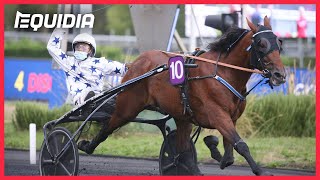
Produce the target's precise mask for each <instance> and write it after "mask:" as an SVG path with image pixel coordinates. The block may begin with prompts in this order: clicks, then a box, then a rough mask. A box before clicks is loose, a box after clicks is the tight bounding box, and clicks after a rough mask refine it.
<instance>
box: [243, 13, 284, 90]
mask: <svg viewBox="0 0 320 180" xmlns="http://www.w3.org/2000/svg"><path fill="white" fill-rule="evenodd" d="M247 22H248V25H249V27H250V29H251V30H252V32H253V36H252V44H251V60H250V63H251V65H252V66H253V67H254V68H257V69H259V70H262V71H263V72H264V73H265V75H266V76H267V77H268V78H270V84H271V85H274V86H278V85H280V84H283V83H285V81H286V71H285V69H284V66H283V64H282V62H281V58H280V52H281V50H282V49H281V41H280V40H279V39H278V37H277V36H276V35H275V34H274V33H273V32H272V28H271V26H270V21H269V18H268V17H267V16H265V17H264V25H263V26H262V25H258V27H257V26H255V25H254V24H253V23H252V22H250V21H249V20H248V19H247Z"/></svg>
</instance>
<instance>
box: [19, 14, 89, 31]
mask: <svg viewBox="0 0 320 180" xmlns="http://www.w3.org/2000/svg"><path fill="white" fill-rule="evenodd" d="M49 18H50V15H49V14H45V15H43V14H33V15H30V14H22V13H20V12H19V11H17V14H16V19H15V22H14V28H23V29H24V28H29V26H30V27H32V28H33V31H37V30H38V29H39V28H41V27H42V26H44V27H45V28H54V27H57V28H73V27H74V26H75V27H76V28H85V27H86V26H88V27H89V28H93V23H94V15H93V14H84V15H82V14H78V15H77V16H76V15H74V14H53V16H52V20H51V23H50V22H49Z"/></svg>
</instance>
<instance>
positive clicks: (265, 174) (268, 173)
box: [260, 171, 273, 176]
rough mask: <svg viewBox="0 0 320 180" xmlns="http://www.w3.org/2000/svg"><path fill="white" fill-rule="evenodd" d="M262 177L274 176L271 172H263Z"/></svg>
mask: <svg viewBox="0 0 320 180" xmlns="http://www.w3.org/2000/svg"><path fill="white" fill-rule="evenodd" d="M260 176H273V174H272V173H271V172H269V171H262V173H261V174H260Z"/></svg>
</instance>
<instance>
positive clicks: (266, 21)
mask: <svg viewBox="0 0 320 180" xmlns="http://www.w3.org/2000/svg"><path fill="white" fill-rule="evenodd" d="M263 21H264V26H265V27H268V28H270V29H271V30H272V27H271V25H270V19H269V18H268V17H267V16H265V17H264V19H263Z"/></svg>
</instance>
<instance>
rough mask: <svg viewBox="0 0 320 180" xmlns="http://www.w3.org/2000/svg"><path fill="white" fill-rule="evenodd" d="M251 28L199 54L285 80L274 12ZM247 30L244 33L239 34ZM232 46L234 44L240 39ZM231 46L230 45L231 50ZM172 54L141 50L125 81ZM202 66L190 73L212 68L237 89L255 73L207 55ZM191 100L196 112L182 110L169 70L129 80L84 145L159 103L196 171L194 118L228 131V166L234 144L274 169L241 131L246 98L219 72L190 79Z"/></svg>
mask: <svg viewBox="0 0 320 180" xmlns="http://www.w3.org/2000/svg"><path fill="white" fill-rule="evenodd" d="M247 23H248V26H249V27H250V31H249V30H245V29H241V28H232V29H231V30H229V31H228V32H226V33H225V34H224V35H222V37H221V38H220V39H219V40H218V41H217V42H214V43H211V44H210V45H209V46H208V47H209V51H207V52H205V53H203V54H202V55H201V56H200V57H202V58H206V59H211V60H217V59H218V58H219V59H218V60H219V61H220V62H224V63H229V64H232V65H236V66H240V67H246V68H256V69H259V70H263V71H266V72H268V78H269V83H270V85H273V86H278V85H280V84H282V83H284V82H285V79H286V73H285V69H284V66H283V64H282V62H281V58H280V50H281V43H280V41H279V40H278V38H277V36H276V35H275V34H274V33H273V32H272V28H271V26H270V22H269V18H268V17H264V25H259V26H256V25H254V24H253V23H252V22H250V21H249V20H248V19H247ZM241 35H243V36H242V37H241V38H239V37H240V36H241ZM237 39H238V41H237V43H236V44H234V46H233V47H232V50H229V49H228V48H229V47H230V44H232V43H233V42H235V41H236V40H237ZM227 49H228V50H229V51H227ZM170 57H172V55H169V54H166V53H163V52H161V51H158V50H151V51H146V52H144V53H142V54H141V55H140V56H139V57H138V58H137V59H136V60H135V61H134V62H133V63H132V65H131V67H130V69H129V70H128V72H127V73H126V75H125V76H124V78H123V82H125V81H127V80H130V79H132V78H135V77H137V76H139V75H142V74H144V73H146V72H148V71H149V70H151V69H154V68H155V67H157V66H159V65H162V64H166V63H167V62H168V59H169V58H170ZM195 63H196V64H197V65H198V67H197V68H194V69H190V70H189V76H190V77H197V76H200V77H201V76H206V75H210V74H212V73H213V72H216V74H217V75H219V76H220V77H222V78H224V80H225V81H227V82H229V84H230V85H231V86H232V87H233V88H234V89H236V90H237V91H238V92H240V93H242V94H245V93H246V91H247V89H246V83H247V82H248V80H249V78H250V76H251V74H252V73H250V72H244V71H240V70H234V69H230V68H228V67H223V66H218V67H217V66H215V65H212V64H209V63H207V62H203V61H197V60H196V61H195ZM188 86H189V90H188V95H189V104H190V107H191V108H192V112H193V115H190V114H188V113H183V111H184V109H183V106H182V105H181V98H180V96H181V94H180V89H179V87H176V86H173V85H171V84H170V83H169V72H168V71H166V72H163V73H160V74H158V75H155V76H151V77H149V78H146V79H143V80H142V81H140V82H138V83H136V84H133V85H131V86H129V87H128V88H127V89H126V90H125V91H124V92H122V93H120V94H119V95H118V96H117V99H116V108H115V111H114V113H113V114H112V117H111V119H110V121H109V123H108V124H107V125H105V127H104V128H102V130H101V131H100V132H99V133H98V135H97V136H96V137H95V138H94V139H93V140H92V141H91V142H89V141H85V142H82V145H83V147H82V149H85V151H86V152H87V153H89V154H91V153H92V152H93V150H94V149H95V148H96V147H97V146H98V145H99V143H101V142H103V141H104V140H105V139H106V138H107V137H108V135H110V134H112V132H113V131H114V130H116V129H117V128H119V127H121V126H123V125H125V124H127V123H128V122H130V120H131V119H134V118H135V117H136V116H137V115H138V114H139V113H140V112H141V111H143V110H144V109H145V108H146V107H150V106H153V107H157V108H159V109H161V110H162V111H164V112H166V113H168V114H169V115H171V116H172V117H173V118H174V120H175V123H176V126H177V134H176V149H177V151H178V153H179V154H180V157H179V163H183V164H184V165H185V166H187V167H188V168H189V169H190V171H191V172H192V174H194V175H201V172H200V170H199V168H198V166H197V164H196V163H194V162H193V161H192V160H191V158H190V157H191V156H192V155H191V152H190V144H189V143H188V142H189V140H190V133H191V131H192V124H196V125H198V126H201V127H203V128H208V129H217V130H218V131H219V132H220V133H221V134H222V136H223V144H224V149H225V153H224V155H223V157H222V158H221V161H220V167H221V168H222V169H223V168H225V167H227V166H229V165H231V164H232V163H233V149H235V150H236V151H237V152H238V153H239V154H240V155H242V156H243V157H244V158H245V159H246V160H247V162H248V164H249V165H250V167H251V169H252V172H253V173H254V174H256V175H271V174H269V173H268V172H266V171H264V170H262V169H261V168H260V167H259V166H258V165H257V164H256V162H255V161H254V159H253V158H252V156H251V155H250V151H249V148H248V146H247V144H246V143H245V142H244V141H243V140H242V139H241V137H240V136H239V134H238V133H237V131H236V129H235V126H236V121H237V119H238V118H239V117H240V116H241V114H242V113H243V111H244V109H245V106H246V102H245V101H241V100H240V99H239V98H238V97H237V96H235V94H233V93H232V92H231V91H229V90H228V89H227V88H226V86H224V85H222V84H221V83H220V82H218V81H217V80H216V79H215V78H203V79H201V80H197V81H189V82H188Z"/></svg>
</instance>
